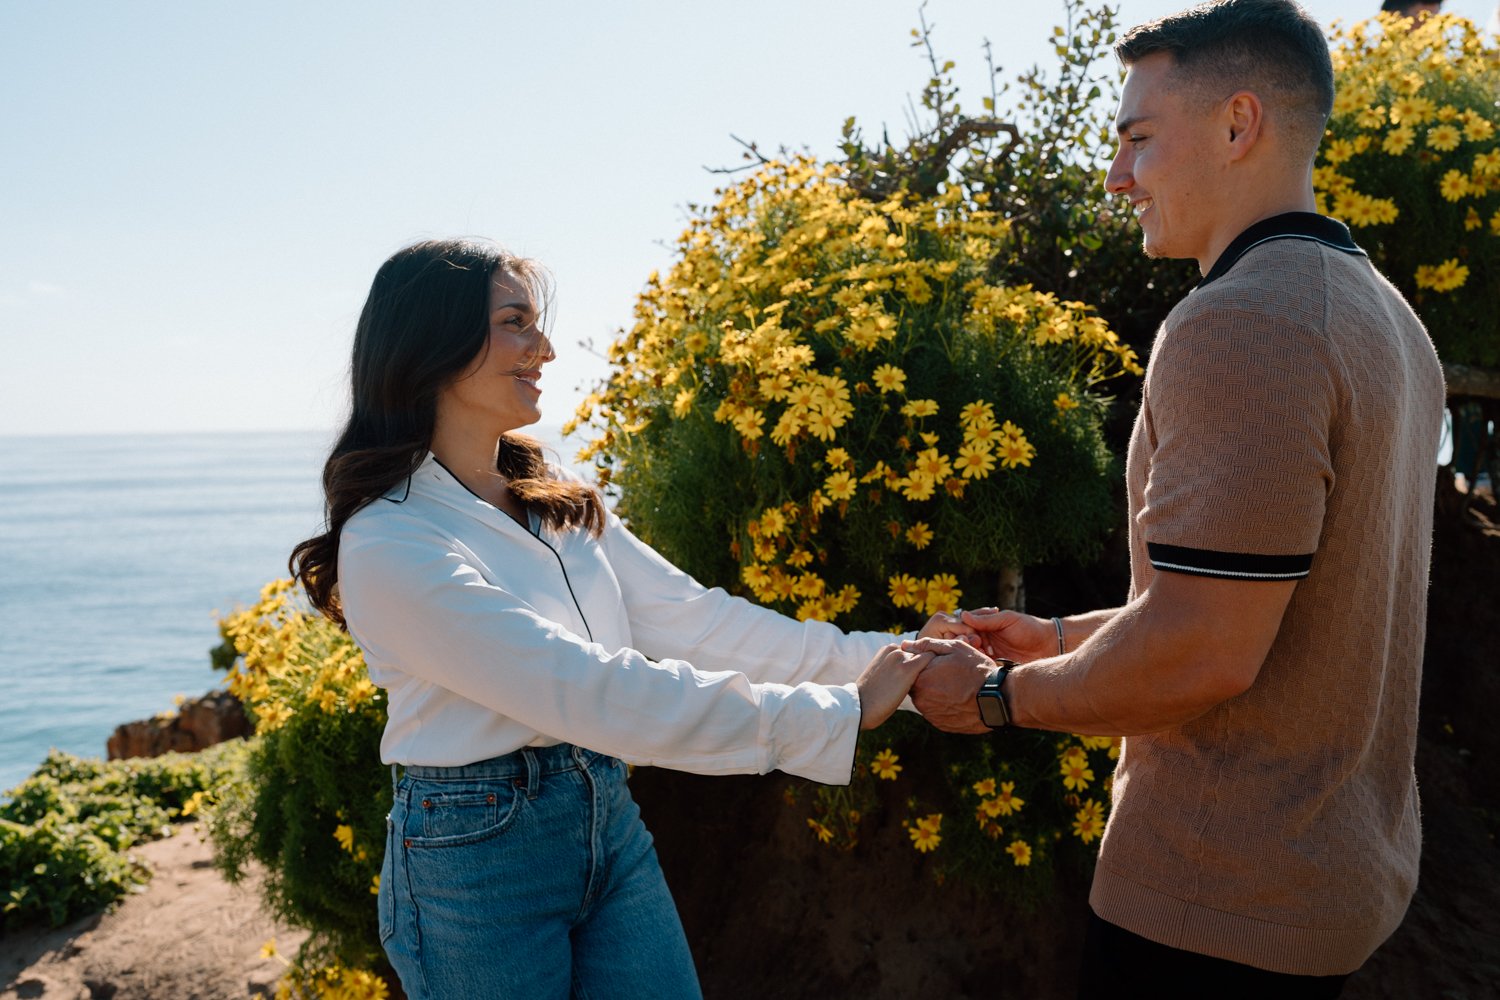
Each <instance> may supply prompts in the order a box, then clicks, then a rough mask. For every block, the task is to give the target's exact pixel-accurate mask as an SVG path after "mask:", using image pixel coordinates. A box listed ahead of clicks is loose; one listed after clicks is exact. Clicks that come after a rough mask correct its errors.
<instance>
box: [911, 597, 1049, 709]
mask: <svg viewBox="0 0 1500 1000" xmlns="http://www.w3.org/2000/svg"><path fill="white" fill-rule="evenodd" d="M1049 627H1050V623H1049ZM901 648H902V649H905V650H907V651H908V652H910V653H916V654H935V655H932V660H931V662H930V663H928V664H927V667H926V669H925V670H923V671H922V674H921V676H920V677H918V678H917V679H916V683H914V684H913V685H912V689H911V700H912V703H913V704H914V705H916V706H917V711H919V712H921V713H922V715H923V717H925V718H926V719H927V721H928V722H930V723H932V724H933V725H934V726H936V727H938V728H939V729H941V730H943V731H944V732H948V733H972V734H976V735H977V734H980V733H987V732H989V731H990V727H989V726H986V725H985V724H984V723H983V722H982V721H981V720H980V718H979V703H978V702H977V701H976V700H975V696H976V695H978V694H979V687H980V685H982V684H983V683H984V682H985V680H986V679H987V678H988V677H989V675H990V671H992V670H994V669H995V661H994V660H991V659H990V658H989V657H988V656H985V655H984V654H983V653H981V652H980V651H979V650H977V649H975V648H974V647H973V646H970V645H967V644H966V643H962V642H951V641H944V640H941V639H916V640H908V641H906V642H903V643H902V644H901Z"/></svg>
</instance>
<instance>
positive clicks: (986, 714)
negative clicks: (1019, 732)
mask: <svg viewBox="0 0 1500 1000" xmlns="http://www.w3.org/2000/svg"><path fill="white" fill-rule="evenodd" d="M998 663H999V666H997V667H996V668H995V669H994V670H993V671H992V672H991V673H990V676H989V679H988V680H986V681H985V682H984V683H983V684H982V685H980V688H979V693H978V694H977V695H975V696H974V700H975V701H976V702H978V703H979V721H980V722H983V723H984V724H985V725H986V726H989V727H990V728H991V729H1004V728H1005V727H1006V726H1008V725H1010V706H1009V705H1007V704H1005V694H1004V692H1002V691H1001V690H1000V686H1001V685H1002V684H1004V683H1005V676H1006V675H1007V674H1009V673H1010V668H1011V667H1014V666H1015V663H1014V662H1012V661H1011V660H1000V661H998Z"/></svg>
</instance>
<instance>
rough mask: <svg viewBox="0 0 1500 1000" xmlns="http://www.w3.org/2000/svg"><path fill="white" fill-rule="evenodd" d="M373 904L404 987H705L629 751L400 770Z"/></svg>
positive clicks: (475, 991) (650, 992) (593, 999)
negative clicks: (635, 790) (631, 785)
mask: <svg viewBox="0 0 1500 1000" xmlns="http://www.w3.org/2000/svg"><path fill="white" fill-rule="evenodd" d="M379 906H380V940H381V944H382V945H383V946H384V947H385V952H386V956H387V957H388V958H389V959H390V961H391V965H392V966H394V967H395V969H396V973H397V974H398V975H399V976H400V977H401V985H402V987H403V988H404V989H405V990H406V993H407V996H408V997H410V998H411V1000H478V998H490V997H493V998H503V997H516V998H525V1000H549V998H557V1000H563V998H570V997H571V998H577V1000H637V998H639V1000H647V998H650V1000H677V998H679V997H684V998H698V997H700V996H701V993H700V992H699V988H698V977H697V974H696V972H695V971H694V969H693V959H692V955H691V954H690V953H689V951H688V946H687V938H686V937H685V936H684V935H683V932H682V922H681V921H680V920H679V919H678V916H677V909H676V907H675V906H674V905H673V903H672V896H671V894H670V893H669V892H668V891H667V884H666V881H665V880H664V879H663V878H662V873H661V867H660V865H659V864H658V863H657V860H656V849H655V847H653V846H652V842H651V835H650V834H649V833H647V832H646V827H645V826H644V825H643V824H642V823H641V818H640V810H639V809H638V808H637V807H636V804H635V801H634V800H633V799H632V798H631V797H630V790H629V789H628V788H627V787H626V785H625V765H624V764H622V763H621V762H620V761H618V760H616V759H615V758H613V757H606V756H603V755H601V754H596V753H594V752H593V751H591V750H584V749H583V748H581V747H575V746H572V745H569V744H561V745H559V746H554V747H544V748H540V749H524V750H517V751H516V752H515V753H511V754H506V755H505V756H503V757H496V758H494V759H493V760H486V761H480V762H479V763H477V764H466V765H463V766H460V767H409V768H407V769H406V773H405V775H404V776H403V777H402V778H401V779H400V781H399V782H398V784H397V786H396V800H395V804H394V805H393V806H392V808H391V815H390V819H389V821H388V823H387V829H386V848H385V860H384V863H383V865H382V866H381V870H380V892H379Z"/></svg>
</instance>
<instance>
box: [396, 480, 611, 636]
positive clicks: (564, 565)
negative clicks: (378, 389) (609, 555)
mask: <svg viewBox="0 0 1500 1000" xmlns="http://www.w3.org/2000/svg"><path fill="white" fill-rule="evenodd" d="M432 460H433V461H434V462H436V463H437V464H438V467H439V468H441V469H442V470H443V471H444V472H446V473H448V475H450V476H453V481H454V482H455V483H457V484H458V485H460V486H462V487H463V488H464V490H465V491H466V492H467V493H468V494H469V495H470V496H471V497H473V498H474V499H475V500H478V501H479V502H480V503H482V504H485V505H486V506H488V507H489V508H490V509H491V510H493V511H495V513H497V514H499V515H500V516H501V517H503V518H505V519H506V520H507V521H513V520H514V519H513V518H512V517H511V516H510V515H509V514H507V513H505V511H503V510H501V509H500V508H499V507H496V506H495V505H494V504H492V503H490V502H489V501H488V500H486V499H485V498H484V497H482V496H480V495H479V494H478V493H475V492H474V491H473V490H471V489H469V487H468V486H467V485H465V483H464V481H463V480H462V479H459V478H458V477H457V476H454V475H453V470H452V469H450V468H448V467H447V466H446V465H444V464H443V462H442V460H441V459H440V458H438V457H437V456H436V455H433V456H432ZM406 491H407V494H408V495H410V493H411V479H410V478H408V479H407V481H406ZM405 500H406V497H402V498H401V501H399V502H403V503H404V502H405ZM525 530H526V534H527V535H528V536H530V537H531V538H535V539H536V540H537V541H539V542H541V543H542V545H543V546H544V547H545V548H546V549H547V551H548V552H550V553H552V558H554V559H556V560H557V568H558V569H560V570H562V575H563V583H564V584H566V585H567V588H568V596H569V597H570V598H572V599H573V610H575V611H577V612H578V620H579V621H581V622H583V630H584V631H585V632H587V633H588V637H589V642H593V641H594V630H593V629H592V628H590V627H589V619H588V615H585V614H584V613H583V605H581V604H579V603H578V595H577V594H575V593H573V581H572V579H571V578H570V577H569V576H568V566H567V563H565V562H563V557H562V553H560V552H558V551H557V550H556V549H555V548H553V547H552V543H551V542H549V541H547V539H545V538H543V537H542V535H541V531H540V530H538V531H535V532H533V531H532V530H531V529H530V528H526V529H525Z"/></svg>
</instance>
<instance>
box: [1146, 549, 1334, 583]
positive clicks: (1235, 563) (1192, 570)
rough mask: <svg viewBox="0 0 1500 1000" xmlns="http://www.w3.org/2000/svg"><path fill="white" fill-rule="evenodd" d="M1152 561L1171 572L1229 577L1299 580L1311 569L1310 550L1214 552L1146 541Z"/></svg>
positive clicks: (1157, 567) (1155, 565)
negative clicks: (1282, 553) (1297, 552)
mask: <svg viewBox="0 0 1500 1000" xmlns="http://www.w3.org/2000/svg"><path fill="white" fill-rule="evenodd" d="M1146 555H1147V556H1149V557H1150V559H1151V565H1152V566H1153V567H1155V568H1156V569H1159V570H1166V571H1167V572H1171V573H1186V574H1188V575H1190V576H1216V577H1221V578H1224V579H1229V580H1301V579H1302V578H1304V577H1305V576H1307V575H1308V573H1310V572H1312V561H1313V553H1311V552H1309V553H1307V554H1306V555H1297V556H1264V555H1256V554H1254V553H1247V552H1215V551H1214V550H1213V549H1193V548H1188V547H1187V546H1185V545H1163V544H1162V543H1160V542H1147V543H1146Z"/></svg>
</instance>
